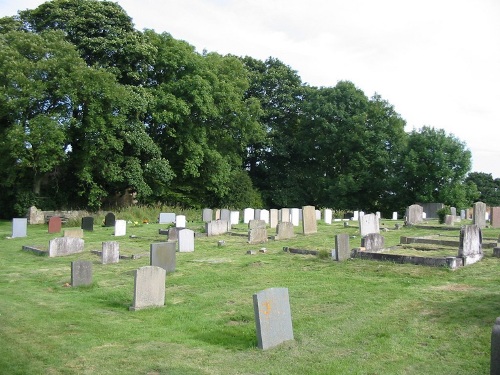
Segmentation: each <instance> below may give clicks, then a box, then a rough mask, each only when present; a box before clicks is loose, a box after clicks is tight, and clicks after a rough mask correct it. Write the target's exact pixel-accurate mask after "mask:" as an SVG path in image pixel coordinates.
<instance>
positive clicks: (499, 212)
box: [490, 207, 500, 228]
mask: <svg viewBox="0 0 500 375" xmlns="http://www.w3.org/2000/svg"><path fill="white" fill-rule="evenodd" d="M490 224H491V227H492V228H500V207H491V209H490Z"/></svg>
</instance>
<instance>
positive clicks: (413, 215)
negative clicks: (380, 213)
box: [406, 204, 424, 225]
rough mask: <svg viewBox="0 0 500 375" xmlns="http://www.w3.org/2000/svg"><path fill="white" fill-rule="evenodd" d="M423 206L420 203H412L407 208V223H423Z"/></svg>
mask: <svg viewBox="0 0 500 375" xmlns="http://www.w3.org/2000/svg"><path fill="white" fill-rule="evenodd" d="M423 212H424V211H423V208H422V206H420V205H418V204H412V205H411V206H410V207H408V209H407V213H406V223H407V224H408V225H415V224H419V223H421V222H422V221H423V220H424V219H423Z"/></svg>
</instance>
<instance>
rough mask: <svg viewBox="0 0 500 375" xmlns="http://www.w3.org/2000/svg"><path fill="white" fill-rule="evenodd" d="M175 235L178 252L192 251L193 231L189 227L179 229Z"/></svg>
mask: <svg viewBox="0 0 500 375" xmlns="http://www.w3.org/2000/svg"><path fill="white" fill-rule="evenodd" d="M177 236H178V238H177V243H178V247H179V252H181V253H189V252H193V251H194V232H193V231H192V230H191V229H181V230H180V231H179V232H178V234H177Z"/></svg>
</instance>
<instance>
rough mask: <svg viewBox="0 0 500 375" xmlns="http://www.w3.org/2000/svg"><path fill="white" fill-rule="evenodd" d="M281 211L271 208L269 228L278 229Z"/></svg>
mask: <svg viewBox="0 0 500 375" xmlns="http://www.w3.org/2000/svg"><path fill="white" fill-rule="evenodd" d="M278 217H279V211H278V210H277V209H276V208H271V209H270V210H269V227H270V228H273V229H274V228H276V226H277V225H278V221H279V220H278Z"/></svg>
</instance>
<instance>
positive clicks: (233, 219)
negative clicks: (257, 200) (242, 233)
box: [229, 211, 240, 225]
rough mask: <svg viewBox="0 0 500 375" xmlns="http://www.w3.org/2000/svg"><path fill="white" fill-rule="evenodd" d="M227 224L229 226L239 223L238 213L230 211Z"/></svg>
mask: <svg viewBox="0 0 500 375" xmlns="http://www.w3.org/2000/svg"><path fill="white" fill-rule="evenodd" d="M229 222H230V224H231V225H238V224H239V223H240V211H231V216H230V220H229Z"/></svg>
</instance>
